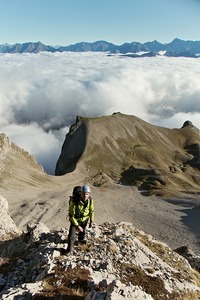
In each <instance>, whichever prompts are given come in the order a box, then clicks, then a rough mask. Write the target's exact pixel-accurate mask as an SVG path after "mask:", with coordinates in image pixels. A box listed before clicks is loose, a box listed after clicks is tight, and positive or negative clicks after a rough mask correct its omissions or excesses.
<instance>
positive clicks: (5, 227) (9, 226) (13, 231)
mask: <svg viewBox="0 0 200 300" xmlns="http://www.w3.org/2000/svg"><path fill="white" fill-rule="evenodd" d="M21 234H22V232H21V230H20V229H19V228H18V227H17V226H16V225H15V223H14V222H13V220H12V219H11V217H10V214H9V209H8V202H7V200H6V199H5V198H4V197H3V196H1V195H0V241H4V240H9V239H12V238H14V237H17V236H19V235H21Z"/></svg>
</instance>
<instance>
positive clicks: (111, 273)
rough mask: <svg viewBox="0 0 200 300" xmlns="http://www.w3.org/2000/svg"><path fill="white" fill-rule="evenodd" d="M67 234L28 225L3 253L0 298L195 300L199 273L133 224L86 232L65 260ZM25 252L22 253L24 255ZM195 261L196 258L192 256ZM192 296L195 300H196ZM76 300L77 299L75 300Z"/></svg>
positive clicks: (198, 293) (198, 292) (198, 294)
mask: <svg viewBox="0 0 200 300" xmlns="http://www.w3.org/2000/svg"><path fill="white" fill-rule="evenodd" d="M66 238H67V230H64V229H61V230H58V231H49V230H48V228H47V227H46V226H45V225H44V224H34V223H32V224H29V225H28V231H27V232H26V233H23V235H22V236H21V237H19V238H18V239H20V242H21V252H19V249H17V247H16V244H17V240H16V239H14V240H12V241H9V246H8V241H5V243H7V244H6V245H5V247H3V248H1V259H0V262H1V266H0V286H1V293H0V296H1V299H3V300H4V299H6V300H11V299H21V300H23V299H35V300H39V299H71V298H70V297H72V296H74V297H75V296H77V299H86V300H101V299H105V300H122V299H141V300H142V299H149V300H150V299H151V300H152V299H155V300H162V299H163V300H165V299H179V297H181V298H180V299H198V297H200V273H199V272H197V271H195V270H194V269H192V267H191V265H190V264H189V262H188V260H187V259H186V258H184V257H182V256H180V255H179V254H177V253H176V252H175V251H172V250H171V249H170V248H169V247H167V246H166V245H165V244H163V243H161V242H159V241H157V240H155V239H153V237H152V236H150V235H146V234H145V233H144V232H142V231H139V230H137V229H136V228H135V227H133V225H132V224H131V223H124V222H120V223H116V224H111V223H104V224H102V225H99V226H96V225H94V227H93V228H91V229H88V231H87V244H76V246H75V251H74V253H73V254H71V255H69V256H65V255H62V250H63V249H66V247H67V241H66ZM22 249H23V251H22ZM193 259H194V257H193ZM195 297H196V298H195ZM74 299H75V298H74Z"/></svg>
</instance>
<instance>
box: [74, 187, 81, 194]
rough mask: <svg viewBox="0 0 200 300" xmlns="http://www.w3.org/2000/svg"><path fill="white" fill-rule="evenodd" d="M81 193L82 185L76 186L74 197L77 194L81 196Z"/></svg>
mask: <svg viewBox="0 0 200 300" xmlns="http://www.w3.org/2000/svg"><path fill="white" fill-rule="evenodd" d="M80 192H81V186H80V185H76V186H75V187H74V188H73V196H74V195H76V194H79V193H80Z"/></svg>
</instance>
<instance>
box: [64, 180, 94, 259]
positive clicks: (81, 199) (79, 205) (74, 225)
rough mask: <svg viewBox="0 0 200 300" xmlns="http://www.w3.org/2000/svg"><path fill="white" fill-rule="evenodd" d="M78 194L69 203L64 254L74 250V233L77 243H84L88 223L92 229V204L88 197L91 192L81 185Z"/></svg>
mask: <svg viewBox="0 0 200 300" xmlns="http://www.w3.org/2000/svg"><path fill="white" fill-rule="evenodd" d="M77 190H79V192H78V193H79V194H78V193H77V194H75V196H72V197H71V200H70V203H69V220H70V228H69V234H68V247H67V250H66V254H68V253H72V252H73V250H74V241H75V235H76V231H78V241H79V242H81V243H86V241H85V234H86V232H85V231H86V226H87V225H88V222H89V227H92V223H93V222H94V202H93V199H92V198H91V196H90V193H91V190H90V187H89V186H88V185H83V186H82V187H81V192H80V189H78V188H77Z"/></svg>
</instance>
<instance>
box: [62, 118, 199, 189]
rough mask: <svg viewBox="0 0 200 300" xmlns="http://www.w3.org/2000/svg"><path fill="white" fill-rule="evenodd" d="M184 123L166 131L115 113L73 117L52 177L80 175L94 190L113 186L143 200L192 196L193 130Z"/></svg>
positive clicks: (195, 169)
mask: <svg viewBox="0 0 200 300" xmlns="http://www.w3.org/2000/svg"><path fill="white" fill-rule="evenodd" d="M185 123H186V122H185ZM185 123H184V125H183V126H182V128H180V129H177V128H174V129H169V128H164V127H160V126H155V125H152V124H149V123H147V122H145V121H143V120H141V119H140V118H137V117H135V116H131V115H124V114H121V113H114V114H113V115H112V116H103V117H98V118H86V117H80V116H78V117H77V119H76V122H75V124H73V125H72V126H71V128H70V131H69V133H68V134H67V135H66V139H65V142H64V144H63V147H62V151H61V154H60V157H59V159H58V162H57V166H56V175H63V174H69V173H70V172H73V171H75V170H80V172H81V173H82V174H86V180H87V181H90V182H91V184H92V185H95V186H101V185H103V184H105V183H110V182H114V183H117V184H122V185H128V186H135V187H137V188H138V189H139V190H140V191H141V192H143V193H144V194H148V195H149V194H155V195H163V194H173V193H174V194H176V195H177V194H178V193H182V192H183V193H189V192H191V193H195V192H196V193H197V194H198V193H199V192H200V189H199V184H200V175H199V170H200V164H199V162H200V160H199V147H200V135H199V129H198V128H196V127H195V126H194V125H193V124H191V122H188V123H187V124H186V125H185ZM111 162H112V165H111Z"/></svg>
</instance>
